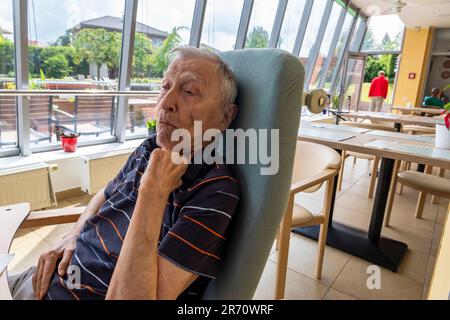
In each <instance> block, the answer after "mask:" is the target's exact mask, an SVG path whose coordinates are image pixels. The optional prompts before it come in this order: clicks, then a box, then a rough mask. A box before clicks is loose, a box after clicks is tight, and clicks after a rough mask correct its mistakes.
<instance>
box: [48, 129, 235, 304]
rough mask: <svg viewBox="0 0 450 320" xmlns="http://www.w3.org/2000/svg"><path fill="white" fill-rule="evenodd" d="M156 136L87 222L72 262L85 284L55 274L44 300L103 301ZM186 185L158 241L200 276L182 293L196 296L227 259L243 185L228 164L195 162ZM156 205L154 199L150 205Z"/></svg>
mask: <svg viewBox="0 0 450 320" xmlns="http://www.w3.org/2000/svg"><path fill="white" fill-rule="evenodd" d="M156 148H158V146H157V144H156V136H155V135H154V136H152V137H149V138H148V139H146V140H145V141H144V142H143V143H142V144H141V145H140V146H139V147H138V148H137V149H136V150H135V151H134V152H133V153H132V154H131V155H130V157H129V158H128V160H127V162H126V164H125V166H124V167H123V168H122V170H121V171H120V172H119V173H118V175H117V176H116V177H115V178H114V179H113V180H112V181H110V182H109V183H108V184H107V186H106V188H105V192H104V193H105V197H106V199H107V200H106V202H105V203H104V204H103V205H102V206H101V208H100V210H99V212H98V213H97V214H96V215H94V216H93V217H91V218H90V219H89V220H88V221H87V222H86V224H85V225H84V227H83V229H82V231H81V234H80V237H79V238H78V240H77V243H76V248H75V252H74V255H73V257H72V260H71V266H75V267H76V268H73V269H72V270H77V269H78V270H80V275H81V279H80V284H79V285H78V286H74V285H73V284H72V283H71V279H75V277H73V276H72V277H70V278H68V275H65V276H64V277H60V276H59V275H58V274H57V273H56V272H55V273H54V275H53V277H52V280H51V283H50V287H49V290H48V292H47V294H46V296H45V297H44V298H45V299H58V300H59V299H91V300H92V299H104V298H105V296H106V292H107V290H108V286H109V283H110V281H111V277H112V274H113V271H114V268H115V266H116V263H117V259H118V257H119V254H120V249H121V248H122V244H123V241H124V239H125V235H126V233H127V229H128V226H129V224H130V222H131V219H132V217H133V211H134V207H135V205H136V200H137V198H138V196H139V193H138V192H139V191H138V190H139V184H140V179H141V176H142V174H143V173H144V172H145V170H146V168H147V165H148V161H149V159H150V154H151V153H152V151H153V150H155V149H156ZM182 182H183V184H182V186H181V187H180V188H179V189H177V190H175V191H174V192H172V193H171V194H170V196H169V198H168V200H167V205H166V207H165V210H164V216H163V223H162V225H161V232H160V238H159V240H160V241H159V245H158V253H159V255H160V256H162V257H164V258H166V259H167V260H169V261H171V262H172V263H174V264H175V265H177V266H178V267H180V268H182V269H184V270H187V271H189V272H192V273H194V274H197V275H199V277H198V278H197V280H196V281H194V283H192V285H191V286H189V288H187V289H186V290H185V291H184V292H183V293H182V294H181V295H180V296H179V298H180V299H196V298H200V297H201V294H202V292H203V290H204V288H205V286H206V284H207V283H208V282H209V281H210V279H214V278H215V276H216V274H217V272H218V269H219V266H220V262H221V259H222V252H223V248H224V244H225V241H226V230H227V226H228V224H229V223H230V221H231V219H232V216H233V213H234V211H235V209H236V206H237V205H238V202H239V185H238V183H237V181H236V180H235V179H234V178H233V177H232V176H231V174H230V173H229V171H228V169H227V167H226V165H223V164H213V165H206V164H202V165H200V164H190V165H189V166H188V168H187V170H186V172H185V174H184V176H183V178H182ZM148 205H149V206H151V205H152V204H151V203H148ZM71 284H72V285H71Z"/></svg>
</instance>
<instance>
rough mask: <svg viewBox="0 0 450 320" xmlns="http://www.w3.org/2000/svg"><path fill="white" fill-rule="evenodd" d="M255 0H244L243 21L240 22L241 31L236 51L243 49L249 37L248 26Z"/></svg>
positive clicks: (238, 35)
mask: <svg viewBox="0 0 450 320" xmlns="http://www.w3.org/2000/svg"><path fill="white" fill-rule="evenodd" d="M253 3H254V0H244V6H243V7H242V14H241V20H240V21H239V29H238V33H237V35H236V43H235V45H234V49H235V50H239V49H243V48H244V44H245V39H246V37H247V31H248V26H249V24H250V17H251V15H252V10H253Z"/></svg>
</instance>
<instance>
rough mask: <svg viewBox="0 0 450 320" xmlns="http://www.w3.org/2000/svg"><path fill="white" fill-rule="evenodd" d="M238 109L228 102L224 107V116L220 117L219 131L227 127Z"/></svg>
mask: <svg viewBox="0 0 450 320" xmlns="http://www.w3.org/2000/svg"><path fill="white" fill-rule="evenodd" d="M237 111H238V106H237V105H235V104H234V103H233V104H229V105H227V106H226V107H225V112H224V117H223V119H222V122H221V123H220V131H224V130H225V129H227V128H228V127H229V126H230V124H231V122H232V121H233V120H234V118H235V117H236V114H237Z"/></svg>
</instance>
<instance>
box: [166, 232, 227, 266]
mask: <svg viewBox="0 0 450 320" xmlns="http://www.w3.org/2000/svg"><path fill="white" fill-rule="evenodd" d="M167 233H168V234H170V235H172V236H174V237H175V238H177V239H179V240H181V241H183V242H184V243H186V244H187V245H188V246H190V247H192V248H194V249H195V250H197V251H198V252H200V253H203V254H206V255H208V256H210V257H213V258H215V259H217V260H220V258H219V257H218V256H216V255H214V254H212V253H209V252H207V251H204V250H202V249H200V248H198V247H196V246H194V245H193V244H192V243H190V242H189V241H187V240H185V239H183V238H182V237H180V236H179V235H177V234H176V233H173V232H172V231H169V232H167Z"/></svg>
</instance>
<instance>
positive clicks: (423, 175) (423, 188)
mask: <svg viewBox="0 0 450 320" xmlns="http://www.w3.org/2000/svg"><path fill="white" fill-rule="evenodd" d="M399 167H400V161H395V165H394V171H393V175H392V181H391V186H390V190H389V196H388V201H387V205H386V212H385V220H384V225H385V226H386V227H387V226H389V222H390V218H391V212H392V206H393V203H394V198H395V193H396V192H395V191H396V186H397V183H401V184H403V185H405V186H408V187H411V188H413V189H416V190H418V191H420V193H419V199H418V200H417V205H416V210H415V217H416V218H418V219H421V218H422V214H423V209H424V206H425V200H426V197H427V195H428V194H430V195H433V196H438V197H443V198H447V199H448V198H450V179H447V178H444V177H441V176H434V175H432V174H431V172H432V169H433V167H431V166H426V167H425V172H418V171H411V170H407V171H402V172H399ZM441 174H442V171H441V170H440V172H439V175H441Z"/></svg>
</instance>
